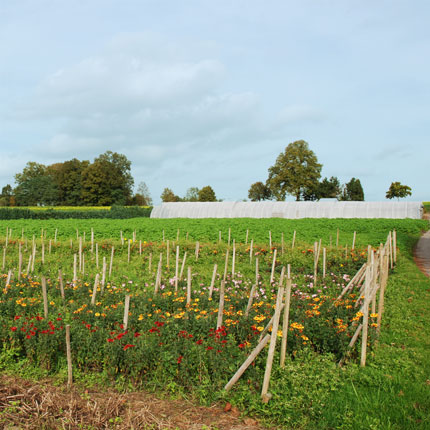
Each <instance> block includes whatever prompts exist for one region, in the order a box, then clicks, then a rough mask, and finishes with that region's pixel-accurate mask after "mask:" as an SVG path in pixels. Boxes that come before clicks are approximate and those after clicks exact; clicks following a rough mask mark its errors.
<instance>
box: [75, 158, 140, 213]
mask: <svg viewBox="0 0 430 430" xmlns="http://www.w3.org/2000/svg"><path fill="white" fill-rule="evenodd" d="M130 168H131V162H130V161H129V160H128V159H127V157H126V156H125V155H123V154H118V153H116V152H112V151H106V152H105V153H104V154H102V155H100V156H99V157H97V158H96V159H95V160H94V162H93V163H92V164H90V165H88V167H87V168H86V169H85V170H84V171H83V172H82V200H83V202H84V203H85V204H87V205H94V206H110V205H125V204H126V203H127V202H128V201H129V200H130V198H131V195H132V187H133V183H134V180H133V177H132V176H131V174H130Z"/></svg>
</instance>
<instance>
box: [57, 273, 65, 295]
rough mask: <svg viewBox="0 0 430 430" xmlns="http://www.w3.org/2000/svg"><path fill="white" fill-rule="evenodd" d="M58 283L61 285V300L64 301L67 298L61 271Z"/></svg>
mask: <svg viewBox="0 0 430 430" xmlns="http://www.w3.org/2000/svg"><path fill="white" fill-rule="evenodd" d="M58 283H59V285H60V294H61V298H62V299H63V300H64V299H65V298H66V296H65V294H64V286H63V273H62V272H61V269H60V270H58Z"/></svg>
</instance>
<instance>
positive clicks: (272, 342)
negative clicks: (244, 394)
mask: <svg viewBox="0 0 430 430" xmlns="http://www.w3.org/2000/svg"><path fill="white" fill-rule="evenodd" d="M283 295H284V288H283V287H280V288H279V290H278V296H277V298H276V307H275V315H274V318H273V326H272V333H271V336H270V345H269V352H268V354H267V361H266V370H265V372H264V380H263V387H262V389H261V398H262V400H263V403H267V402H268V401H269V400H270V397H271V396H270V395H268V390H269V382H270V375H271V373H272V365H273V356H274V354H275V348H276V339H277V337H278V326H279V317H280V313H281V304H282V296H283Z"/></svg>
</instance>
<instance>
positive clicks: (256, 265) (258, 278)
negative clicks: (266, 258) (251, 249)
mask: <svg viewBox="0 0 430 430" xmlns="http://www.w3.org/2000/svg"><path fill="white" fill-rule="evenodd" d="M259 280H260V274H259V273H258V257H256V258H255V283H256V284H257V285H258V281H259Z"/></svg>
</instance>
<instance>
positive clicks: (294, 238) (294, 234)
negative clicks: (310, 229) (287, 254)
mask: <svg viewBox="0 0 430 430" xmlns="http://www.w3.org/2000/svg"><path fill="white" fill-rule="evenodd" d="M295 243H296V230H294V233H293V241H292V243H291V248H294V244H295Z"/></svg>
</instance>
